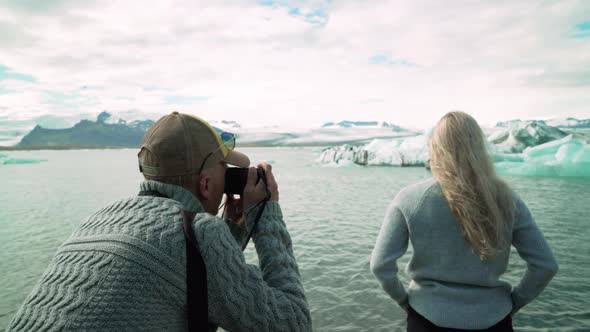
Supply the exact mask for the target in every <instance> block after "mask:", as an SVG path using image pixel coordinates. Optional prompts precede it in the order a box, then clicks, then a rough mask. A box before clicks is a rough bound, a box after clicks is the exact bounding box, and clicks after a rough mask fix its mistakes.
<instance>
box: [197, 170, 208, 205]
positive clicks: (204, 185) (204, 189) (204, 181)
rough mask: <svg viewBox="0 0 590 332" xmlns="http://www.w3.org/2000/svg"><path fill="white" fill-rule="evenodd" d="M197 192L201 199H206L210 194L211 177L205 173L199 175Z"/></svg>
mask: <svg viewBox="0 0 590 332" xmlns="http://www.w3.org/2000/svg"><path fill="white" fill-rule="evenodd" d="M198 189H199V191H198V193H199V198H200V199H201V200H208V199H209V197H210V196H211V177H210V176H209V175H206V174H201V175H200V176H199V184H198Z"/></svg>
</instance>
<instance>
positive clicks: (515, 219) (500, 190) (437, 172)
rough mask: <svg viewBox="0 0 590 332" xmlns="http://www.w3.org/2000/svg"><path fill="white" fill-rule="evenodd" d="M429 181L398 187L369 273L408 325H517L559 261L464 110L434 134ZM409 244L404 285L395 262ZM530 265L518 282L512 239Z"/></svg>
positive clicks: (442, 327)
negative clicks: (512, 268)
mask: <svg viewBox="0 0 590 332" xmlns="http://www.w3.org/2000/svg"><path fill="white" fill-rule="evenodd" d="M430 156H431V162H430V166H431V169H432V174H433V178H432V179H428V180H425V181H422V182H419V183H416V184H414V185H411V186H408V187H406V188H404V189H402V190H401V191H400V192H399V193H398V194H397V195H396V197H395V198H394V200H393V202H392V204H391V205H390V207H389V209H388V211H387V214H386V217H385V221H384V223H383V226H382V228H381V231H380V233H379V236H378V238H377V243H376V245H375V249H374V250H373V254H372V256H371V271H372V272H373V274H375V276H376V277H377V279H378V280H379V281H380V282H381V285H382V286H383V289H384V290H385V291H386V292H387V293H388V294H389V295H390V296H391V298H393V299H394V300H395V301H396V302H397V303H398V304H399V305H400V306H401V307H402V308H403V309H404V310H405V311H406V312H407V313H408V327H407V329H408V331H450V330H453V329H460V330H485V331H512V321H511V316H512V315H513V314H514V313H515V312H516V311H518V310H519V309H520V308H522V307H523V306H524V305H526V304H527V303H529V302H530V301H532V300H533V299H534V298H535V297H537V296H538V295H539V294H540V293H541V291H543V289H544V288H545V286H547V284H548V283H549V281H550V280H551V279H552V278H553V276H554V275H555V273H556V272H557V263H556V261H555V258H554V257H553V254H552V253H551V249H550V248H549V245H548V244H547V242H546V241H545V239H544V238H543V234H542V233H541V231H540V230H539V228H538V227H537V225H536V223H535V221H534V220H533V217H532V216H531V214H530V212H529V210H528V208H527V207H526V205H525V204H524V203H523V202H522V201H521V200H520V199H519V198H518V197H517V196H516V195H515V194H514V193H513V192H512V191H511V190H510V188H508V186H507V185H506V184H505V183H504V182H502V181H501V180H500V179H499V178H498V177H497V176H496V174H495V172H494V165H493V163H492V160H491V158H490V156H489V154H488V152H487V149H486V142H485V138H484V134H483V132H482V130H481V128H480V127H479V125H478V124H477V122H476V121H475V120H474V119H473V118H472V117H471V116H469V115H467V114H465V113H462V112H451V113H448V114H446V115H445V116H444V117H443V118H442V119H441V120H440V121H439V123H438V124H437V125H436V127H435V128H434V130H433V132H432V137H431V139H430ZM408 240H409V241H410V242H411V243H412V247H413V255H412V258H411V260H410V262H409V263H408V266H407V272H408V274H409V277H410V279H411V282H410V285H409V287H408V290H407V291H406V289H405V288H404V286H403V285H402V283H401V282H400V280H399V279H398V277H397V272H398V268H397V263H396V261H397V259H398V258H400V257H401V256H402V255H403V254H404V253H405V252H406V249H407V247H408ZM511 244H512V245H514V247H516V249H517V251H518V253H519V255H520V256H521V257H522V258H523V259H524V260H525V261H526V262H527V270H526V273H525V275H524V277H523V278H522V280H521V281H520V283H519V284H518V286H516V287H514V288H512V287H511V285H509V284H508V283H507V282H504V281H501V280H500V276H501V275H502V274H503V273H504V272H506V268H507V266H508V258H509V255H510V245H511Z"/></svg>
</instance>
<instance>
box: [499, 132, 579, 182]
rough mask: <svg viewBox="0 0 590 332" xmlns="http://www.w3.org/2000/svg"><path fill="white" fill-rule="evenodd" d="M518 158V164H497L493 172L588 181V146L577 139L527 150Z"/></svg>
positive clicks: (574, 136) (550, 143)
mask: <svg viewBox="0 0 590 332" xmlns="http://www.w3.org/2000/svg"><path fill="white" fill-rule="evenodd" d="M520 157H521V158H522V161H514V160H503V161H500V162H497V163H496V164H495V165H496V170H497V172H498V173H500V174H505V175H519V176H544V177H590V144H588V140H587V139H586V138H585V137H583V136H581V135H575V134H571V135H568V136H566V137H564V138H562V139H560V140H556V141H552V142H549V143H545V144H542V145H538V146H535V147H529V148H527V149H525V150H524V152H523V153H522V154H521V155H520Z"/></svg>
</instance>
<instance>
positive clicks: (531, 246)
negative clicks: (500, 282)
mask: <svg viewBox="0 0 590 332" xmlns="http://www.w3.org/2000/svg"><path fill="white" fill-rule="evenodd" d="M512 245H514V247H515V248H516V250H517V251H518V254H519V255H520V257H522V259H524V260H525V261H526V263H527V269H526V272H525V274H524V276H523V277H522V279H521V280H520V283H519V284H518V286H516V287H514V289H513V290H512V302H513V304H514V307H513V308H512V313H515V312H517V311H518V310H520V308H522V307H523V306H525V305H526V304H527V303H529V302H531V301H532V300H533V299H534V298H536V297H537V296H538V295H539V294H541V292H542V291H543V289H545V287H546V286H547V284H549V281H551V279H552V278H553V276H555V274H556V273H557V270H558V266H557V262H556V260H555V257H553V253H552V252H551V248H549V244H548V243H547V241H546V240H545V238H544V237H543V233H541V230H540V229H539V227H538V226H537V224H536V223H535V220H534V219H533V216H532V215H531V213H530V211H529V209H528V208H527V206H526V205H525V204H524V202H522V200H520V199H517V200H516V220H515V223H514V229H513V231H512Z"/></svg>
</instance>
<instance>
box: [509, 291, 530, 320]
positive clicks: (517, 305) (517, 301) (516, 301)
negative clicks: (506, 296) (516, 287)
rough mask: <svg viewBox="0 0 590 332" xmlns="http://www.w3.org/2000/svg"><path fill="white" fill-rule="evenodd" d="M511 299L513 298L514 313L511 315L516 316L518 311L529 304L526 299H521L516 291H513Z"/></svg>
mask: <svg viewBox="0 0 590 332" xmlns="http://www.w3.org/2000/svg"><path fill="white" fill-rule="evenodd" d="M510 297H511V298H512V311H511V312H510V314H511V315H514V314H515V313H516V312H517V311H518V310H520V309H521V308H522V307H524V306H525V305H526V303H527V302H526V300H525V299H523V298H522V297H520V296H519V295H518V293H516V291H512V293H511V294H510Z"/></svg>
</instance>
